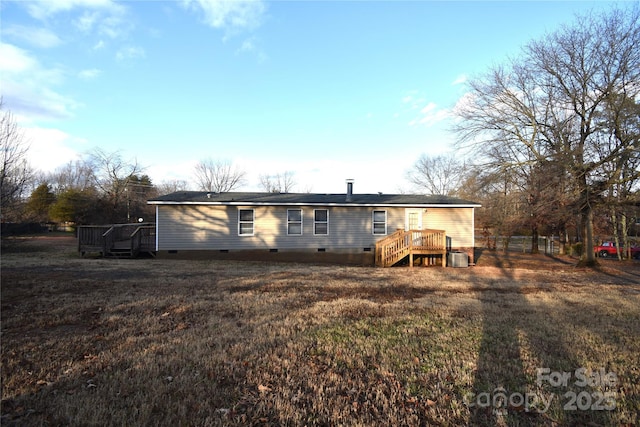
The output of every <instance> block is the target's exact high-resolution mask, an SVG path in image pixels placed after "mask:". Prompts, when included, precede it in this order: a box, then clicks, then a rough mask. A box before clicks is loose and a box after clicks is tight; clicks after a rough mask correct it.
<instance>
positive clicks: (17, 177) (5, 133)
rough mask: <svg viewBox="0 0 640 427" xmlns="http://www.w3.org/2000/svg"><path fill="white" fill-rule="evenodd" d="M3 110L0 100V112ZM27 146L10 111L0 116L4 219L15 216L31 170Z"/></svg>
mask: <svg viewBox="0 0 640 427" xmlns="http://www.w3.org/2000/svg"><path fill="white" fill-rule="evenodd" d="M2 110H3V103H2V99H1V98H0V111H2ZM28 151H29V146H28V144H27V143H26V141H25V138H24V133H23V131H22V130H21V129H20V128H19V127H18V124H17V122H16V121H15V119H14V117H13V114H11V111H9V110H6V111H4V112H2V116H0V156H1V158H0V162H2V165H1V168H2V169H1V170H0V206H2V215H3V217H4V218H10V219H11V217H12V216H15V215H16V208H17V205H18V203H19V202H20V201H21V199H22V197H23V195H24V194H23V193H24V192H25V190H26V188H27V186H28V184H29V182H30V180H31V177H32V169H31V167H30V166H29V164H28V162H27V153H28Z"/></svg>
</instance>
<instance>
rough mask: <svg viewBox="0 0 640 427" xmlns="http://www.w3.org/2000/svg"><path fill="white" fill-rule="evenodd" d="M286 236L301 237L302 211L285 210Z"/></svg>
mask: <svg viewBox="0 0 640 427" xmlns="http://www.w3.org/2000/svg"><path fill="white" fill-rule="evenodd" d="M287 234H289V235H295V236H300V235H302V209H287Z"/></svg>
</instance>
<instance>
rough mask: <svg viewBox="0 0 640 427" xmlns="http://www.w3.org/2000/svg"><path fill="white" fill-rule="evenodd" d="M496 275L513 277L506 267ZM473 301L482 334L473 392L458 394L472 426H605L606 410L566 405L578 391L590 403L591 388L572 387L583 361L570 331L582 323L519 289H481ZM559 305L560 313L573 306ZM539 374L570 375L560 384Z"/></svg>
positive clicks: (575, 308) (568, 304)
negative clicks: (477, 305) (479, 305)
mask: <svg viewBox="0 0 640 427" xmlns="http://www.w3.org/2000/svg"><path fill="white" fill-rule="evenodd" d="M500 274H501V275H502V278H503V279H507V280H513V281H514V282H515V281H516V280H515V277H514V276H513V273H512V271H511V270H510V269H508V268H503V269H502V270H501V273H500ZM472 280H473V279H472ZM479 300H480V301H481V303H482V316H483V321H482V322H483V324H482V338H481V343H480V348H479V351H478V359H477V368H476V373H475V378H474V384H473V391H472V392H471V393H470V394H469V395H467V396H465V397H464V399H465V402H466V403H467V405H468V406H469V409H470V411H471V424H472V425H477V426H494V425H558V424H559V425H609V424H610V422H611V416H610V412H609V411H606V410H605V411H603V410H599V411H592V410H572V406H571V405H570V404H571V397H572V396H573V397H574V398H575V397H576V396H577V395H579V393H580V392H582V391H586V392H587V393H589V396H587V397H588V398H589V400H590V401H589V405H590V404H591V402H592V401H591V399H592V397H593V399H594V400H593V402H595V401H596V400H595V398H596V394H593V390H591V389H589V388H580V387H579V386H578V387H576V378H575V375H574V373H575V371H576V369H578V368H581V367H582V366H583V364H584V363H585V360H584V359H582V360H581V358H580V357H579V356H578V355H577V354H576V352H575V351H574V350H575V348H576V346H577V345H578V344H579V343H578V338H577V337H576V336H575V335H574V334H572V333H571V331H572V330H573V329H575V328H577V327H582V326H584V324H585V323H579V324H572V323H568V322H567V319H570V316H565V315H564V314H563V315H561V316H559V311H558V310H559V309H558V306H557V305H556V307H552V306H549V305H548V304H544V303H541V301H542V302H544V301H545V300H544V299H542V300H536V299H535V298H534V301H536V302H535V303H533V302H532V300H530V299H529V298H528V297H527V294H525V293H524V292H511V293H495V294H491V293H490V292H484V293H482V294H481V295H480V296H479ZM564 303H565V304H566V307H567V308H566V309H565V310H563V309H562V308H560V312H562V313H565V312H568V311H570V310H578V309H579V308H578V307H571V305H570V302H569V301H565V302H564ZM594 312H595V311H594ZM576 322H579V321H578V320H576ZM590 325H592V324H590ZM590 332H593V333H598V331H590ZM532 361H537V362H532ZM532 363H536V364H537V365H535V366H534V365H532ZM539 370H540V371H539ZM542 370H544V371H542ZM543 373H547V374H553V373H563V374H566V373H569V374H570V378H569V380H568V381H567V384H566V385H565V384H563V385H562V387H553V386H552V384H550V382H549V380H548V377H544V378H543V379H540V378H539V375H542V374H543ZM567 393H568V394H567ZM571 393H573V394H571ZM585 399H586V398H585ZM567 405H569V406H567ZM589 409H591V407H590V408H589Z"/></svg>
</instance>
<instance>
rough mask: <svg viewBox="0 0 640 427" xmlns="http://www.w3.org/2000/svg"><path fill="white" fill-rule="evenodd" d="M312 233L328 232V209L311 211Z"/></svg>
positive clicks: (323, 233) (324, 233) (322, 233)
mask: <svg viewBox="0 0 640 427" xmlns="http://www.w3.org/2000/svg"><path fill="white" fill-rule="evenodd" d="M313 234H315V235H326V234H329V210H328V209H316V210H314V211H313Z"/></svg>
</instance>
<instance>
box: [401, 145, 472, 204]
mask: <svg viewBox="0 0 640 427" xmlns="http://www.w3.org/2000/svg"><path fill="white" fill-rule="evenodd" d="M465 174H466V166H465V163H464V161H460V160H458V159H457V158H456V157H455V156H454V155H453V154H448V155H440V156H434V157H429V156H427V155H426V154H423V155H421V156H420V158H419V159H418V160H417V161H416V163H415V164H414V165H413V168H412V169H411V170H410V171H409V172H408V173H407V179H408V180H409V182H411V183H412V184H414V185H415V186H416V187H418V188H419V189H421V190H424V191H425V192H426V193H427V194H437V195H445V196H451V195H453V194H456V193H457V192H459V190H460V188H461V186H462V184H463V182H464V180H465Z"/></svg>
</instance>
